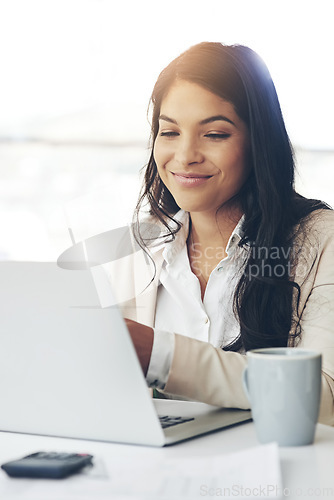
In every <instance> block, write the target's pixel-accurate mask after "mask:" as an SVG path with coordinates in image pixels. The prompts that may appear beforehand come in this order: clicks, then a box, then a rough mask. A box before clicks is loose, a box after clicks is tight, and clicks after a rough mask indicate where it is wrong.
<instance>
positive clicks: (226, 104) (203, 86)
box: [123, 43, 334, 425]
mask: <svg viewBox="0 0 334 500" xmlns="http://www.w3.org/2000/svg"><path fill="white" fill-rule="evenodd" d="M152 103H153V121H152V142H153V148H152V154H151V157H150V160H149V162H148V165H147V168H146V172H145V183H144V189H143V193H142V196H141V198H140V200H139V203H138V207H137V215H138V214H139V213H140V211H142V210H143V207H144V206H148V211H149V218H148V219H147V220H148V221H150V223H151V224H154V226H155V227H159V228H160V229H159V231H160V236H159V237H158V238H156V239H155V241H154V242H152V238H150V236H149V235H147V234H143V233H144V231H143V230H142V228H143V225H142V223H139V222H138V221H139V220H140V219H139V218H138V219H137V225H136V227H137V231H136V238H137V240H138V241H140V243H141V245H142V247H143V248H145V250H146V251H147V252H148V253H149V254H150V256H151V259H153V261H154V264H155V278H154V281H153V282H152V283H151V286H150V287H149V292H148V293H142V294H140V296H137V297H136V305H135V307H126V305H125V307H124V312H123V314H124V315H125V317H126V318H127V320H126V321H127V326H128V328H129V331H130V334H131V337H132V340H133V342H134V345H135V348H136V350H137V354H138V356H139V359H140V362H141V365H142V368H143V371H144V373H145V374H146V376H147V380H148V383H149V385H150V386H151V387H156V388H157V389H158V390H159V391H160V392H161V393H165V394H166V395H167V396H168V397H169V395H174V396H175V397H181V398H189V399H195V400H199V401H203V402H206V403H210V404H213V405H218V406H225V407H240V408H248V407H249V403H248V400H247V398H246V396H245V394H244V392H243V389H242V382H241V374H242V371H243V369H244V367H245V364H246V359H245V358H246V357H245V355H244V354H245V352H246V351H247V350H249V349H254V348H258V347H269V346H287V345H291V346H295V347H299V346H302V347H304V348H310V349H314V350H319V351H321V352H322V354H323V374H322V400H321V409H320V418H319V420H320V421H321V422H324V423H328V424H332V425H333V424H334V409H333V408H334V404H333V393H334V381H333V377H334V213H333V211H332V210H330V209H329V207H328V206H327V205H326V204H324V203H322V202H320V201H317V200H309V199H305V198H303V197H302V196H300V195H298V194H297V193H296V192H295V190H294V160H293V152H292V148H291V144H290V141H289V138H288V135H287V132H286V129H285V126H284V121H283V118H282V114H281V110H280V106H279V102H278V98H277V95H276V91H275V87H274V85H273V82H272V80H271V77H270V75H269V72H268V70H267V68H266V66H265V65H264V63H263V62H262V60H261V59H260V58H259V57H258V56H257V55H256V54H255V53H254V52H253V51H252V50H250V49H249V48H247V47H243V46H224V45H221V44H219V43H201V44H198V45H196V46H194V47H192V48H190V49H189V50H188V51H186V52H184V53H183V54H181V55H180V56H179V57H178V58H177V59H175V60H174V61H172V62H171V63H170V64H169V66H167V67H166V68H165V69H164V70H163V71H162V73H161V74H160V76H159V78H158V80H157V82H156V85H155V87H154V90H153V94H152ZM146 227H147V224H146ZM146 233H147V231H146ZM137 271H138V269H137ZM129 286H130V285H129Z"/></svg>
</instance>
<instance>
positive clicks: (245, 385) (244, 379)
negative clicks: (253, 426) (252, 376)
mask: <svg viewBox="0 0 334 500" xmlns="http://www.w3.org/2000/svg"><path fill="white" fill-rule="evenodd" d="M242 385H243V388H244V391H245V394H246V396H247V399H248V401H249V402H251V399H250V395H249V390H248V367H247V366H246V368H245V369H244V371H243V374H242Z"/></svg>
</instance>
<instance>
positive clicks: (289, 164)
mask: <svg viewBox="0 0 334 500" xmlns="http://www.w3.org/2000/svg"><path fill="white" fill-rule="evenodd" d="M177 79H179V80H185V81H188V82H192V83H196V84H198V85H201V86H202V87H204V88H205V89H207V90H209V91H211V92H213V93H214V94H216V95H217V96H219V97H221V98H223V99H225V100H226V101H229V102H231V103H232V104H233V106H234V109H235V111H236V113H237V114H238V116H239V117H240V118H241V119H242V120H243V121H244V122H245V123H246V125H247V127H248V130H249V136H250V144H251V148H250V157H249V162H250V164H251V174H250V176H249V178H248V180H247V181H246V183H245V184H244V186H243V188H242V189H241V191H240V192H239V193H238V194H237V195H236V198H237V201H238V203H239V204H240V206H241V208H242V210H243V213H244V215H245V217H244V224H243V231H244V237H243V238H242V240H241V241H240V243H239V245H240V246H243V247H245V248H247V249H248V253H247V256H248V257H247V261H246V263H245V267H244V270H243V273H242V277H241V278H240V281H239V283H238V285H237V287H236V290H235V294H234V311H235V314H236V316H237V318H238V319H239V323H240V334H239V336H238V337H237V339H236V340H235V341H234V342H233V343H232V344H230V345H229V346H225V347H224V349H225V350H233V351H238V350H240V349H245V350H248V349H254V348H258V347H272V346H286V345H287V343H288V341H289V342H290V344H291V345H293V340H294V339H293V338H292V339H291V338H289V332H290V329H291V326H292V308H293V305H292V304H293V300H292V298H293V289H295V290H296V293H297V302H298V295H299V291H300V290H299V286H298V284H297V283H295V282H294V281H293V280H292V279H291V262H292V259H293V255H292V253H293V241H294V236H295V235H294V228H295V227H296V225H297V224H298V223H299V222H300V221H302V220H304V219H305V218H306V217H307V216H308V215H309V214H310V213H311V212H313V211H314V210H316V209H319V208H329V207H328V206H327V205H326V204H325V203H323V202H320V201H318V200H310V199H306V198H304V197H302V196H300V195H298V194H297V193H296V192H295V189H294V175H295V164H294V155H293V149H292V146H291V143H290V140H289V137H288V134H287V131H286V128H285V125H284V120H283V117H282V112H281V108H280V104H279V101H278V97H277V93H276V89H275V87H274V84H273V81H272V79H271V76H270V74H269V71H268V69H267V67H266V65H265V64H264V62H263V61H262V59H261V58H260V57H259V56H258V55H257V54H256V53H255V52H254V51H252V50H251V49H249V48H248V47H245V46H241V45H232V46H228V45H222V44H220V43H212V42H203V43H200V44H198V45H195V46H193V47H191V48H190V49H189V50H187V51H186V52H184V53H183V54H181V55H180V56H179V57H177V58H176V59H175V60H173V61H172V62H171V63H170V64H169V65H168V66H167V67H166V68H165V69H164V70H163V71H162V72H161V74H160V75H159V77H158V80H157V82H156V84H155V86H154V89H153V93H152V97H151V103H152V105H153V116H152V135H151V141H152V152H151V156H150V159H149V162H148V164H147V166H146V170H145V176H144V185H143V190H142V193H141V196H140V198H139V201H138V205H137V209H136V216H137V217H138V214H139V212H140V210H141V208H142V207H143V205H145V204H148V206H149V212H150V213H151V215H153V216H154V217H155V218H156V220H157V221H160V222H161V223H162V224H163V226H164V227H165V229H166V235H168V236H169V238H174V237H175V234H176V232H177V231H178V230H179V229H180V224H179V223H177V222H176V221H174V219H173V216H174V215H175V214H176V212H177V211H178V210H179V206H178V205H177V203H176V202H175V200H174V198H173V196H172V194H171V193H170V191H169V190H168V189H167V188H166V186H165V185H164V184H163V183H162V181H161V179H160V177H159V175H158V172H157V166H156V163H155V160H154V157H153V146H154V141H155V139H156V137H157V134H158V129H159V124H158V118H159V114H160V107H161V103H162V100H163V98H164V97H165V96H166V94H167V92H168V90H169V89H170V87H171V86H172V85H173V83H174V82H175V81H176V80H177ZM173 221H174V223H173ZM171 223H172V224H171ZM175 224H176V226H175ZM138 227H140V226H138ZM294 257H296V255H295V254H294ZM254 270H257V272H254ZM275 270H276V271H277V272H275ZM278 270H279V272H278ZM295 326H296V328H295V331H296V333H295V334H294V335H295V336H298V334H299V329H298V325H295Z"/></svg>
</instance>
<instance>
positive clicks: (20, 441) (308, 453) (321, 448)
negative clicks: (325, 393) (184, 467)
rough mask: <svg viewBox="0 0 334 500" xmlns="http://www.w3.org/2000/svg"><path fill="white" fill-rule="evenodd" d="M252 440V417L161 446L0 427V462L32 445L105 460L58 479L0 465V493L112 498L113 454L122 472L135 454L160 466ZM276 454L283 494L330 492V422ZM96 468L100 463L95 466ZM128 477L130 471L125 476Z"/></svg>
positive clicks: (333, 494) (333, 482) (333, 432)
mask: <svg viewBox="0 0 334 500" xmlns="http://www.w3.org/2000/svg"><path fill="white" fill-rule="evenodd" d="M257 445H258V442H257V439H256V436H255V431H254V425H253V423H252V422H251V423H247V424H243V425H240V426H236V427H233V428H230V429H226V430H224V431H219V432H215V433H213V434H210V435H207V436H202V437H199V438H196V439H192V440H190V441H187V442H184V443H181V444H177V445H174V446H171V447H167V448H161V449H156V448H147V447H141V446H129V445H119V444H110V443H99V442H92V441H80V440H71V439H60V438H51V437H43V436H31V435H22V434H21V435H20V434H13V433H0V463H4V462H6V461H9V460H11V459H15V458H18V457H20V456H24V455H26V454H29V453H33V452H34V451H39V450H41V451H44V450H45V451H51V450H55V451H70V452H88V453H91V454H93V455H94V456H95V457H96V459H97V460H98V461H99V462H101V463H102V464H103V465H104V466H105V471H104V472H103V467H100V471H101V474H100V476H98V475H97V476H95V477H94V476H93V475H92V476H90V475H86V476H82V475H81V476H80V475H76V476H72V477H70V478H68V479H65V480H58V481H57V480H51V481H50V480H43V481H41V480H26V479H11V478H8V477H7V475H6V474H5V473H4V472H3V471H0V499H1V500H7V499H8V500H10V499H12V498H13V499H15V498H20V499H22V500H24V499H30V500H31V499H34V500H39V499H40V500H49V499H52V500H54V499H57V500H62V499H72V498H77V499H80V500H86V499H92V500H93V499H94V500H100V499H108V500H109V499H111V498H113V499H114V498H125V497H123V496H119V495H117V496H115V495H114V494H113V490H112V485H113V472H114V471H113V464H115V460H117V461H118V462H121V463H123V464H124V474H125V475H126V474H127V472H128V471H127V467H128V464H129V463H130V462H132V463H133V462H134V461H135V460H136V461H137V462H136V463H138V464H142V463H143V462H144V463H145V462H149V461H150V460H151V461H160V462H161V464H162V466H163V464H164V462H165V461H167V460H171V459H174V458H176V459H180V458H181V459H182V458H184V459H187V458H189V457H212V456H217V455H219V454H226V453H232V452H236V451H240V450H243V449H246V448H251V447H254V446H257ZM280 459H281V470H282V477H283V488H285V490H284V495H283V498H289V499H308V498H309V499H311V498H312V499H313V500H314V499H316V498H324V499H330V498H334V428H332V427H328V426H324V425H318V426H317V432H316V439H315V443H314V444H313V445H312V446H303V447H295V448H292V447H291V448H280ZM96 469H99V467H98V466H97V467H96ZM151 478H152V474H151V473H150V469H149V466H148V467H147V470H146V472H145V474H144V475H143V478H142V479H143V481H147V482H149V481H150V480H151ZM130 480H131V477H129V481H130ZM126 498H129V497H126ZM131 498H143V497H131ZM147 498H152V497H147ZM155 498H156V497H155ZM202 498H218V496H217V495H211V496H209V495H205V496H204V495H203V496H202ZM236 498H237V497H236ZM259 498H260V496H259Z"/></svg>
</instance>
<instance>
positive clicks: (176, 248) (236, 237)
mask: <svg viewBox="0 0 334 500" xmlns="http://www.w3.org/2000/svg"><path fill="white" fill-rule="evenodd" d="M173 219H174V220H175V221H177V222H179V223H181V225H182V226H181V229H180V230H179V231H178V232H177V233H176V234H175V239H174V240H172V241H169V242H164V243H162V244H161V245H159V247H155V252H156V251H157V250H161V249H163V253H162V256H163V258H164V260H165V261H166V263H167V264H172V262H173V261H174V259H175V258H176V256H177V255H178V254H179V253H180V252H181V250H182V249H183V247H184V246H185V244H186V241H187V238H188V233H189V212H185V211H184V210H179V211H178V212H177V213H176V214H175V215H174V217H173ZM244 220H245V216H244V215H243V216H242V217H241V218H240V220H239V222H238V224H237V225H236V226H235V228H234V230H233V232H232V234H231V236H230V238H229V240H228V242H227V245H226V253H227V254H229V253H231V252H232V251H233V250H234V249H235V248H236V247H237V245H238V243H239V242H240V240H241V239H242V238H243V236H244V231H243V227H242V226H243V223H244ZM171 227H172V229H176V228H177V224H176V223H175V222H173V223H172V225H171Z"/></svg>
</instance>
